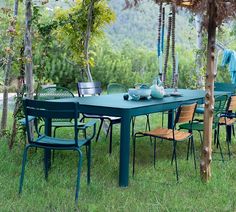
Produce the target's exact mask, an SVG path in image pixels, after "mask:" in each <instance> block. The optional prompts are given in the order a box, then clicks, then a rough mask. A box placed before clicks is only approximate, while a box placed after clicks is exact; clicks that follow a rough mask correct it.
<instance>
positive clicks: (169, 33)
mask: <svg viewBox="0 0 236 212" xmlns="http://www.w3.org/2000/svg"><path fill="white" fill-rule="evenodd" d="M171 25H172V14H171V13H170V14H169V18H168V31H167V40H166V55H165V62H164V74H163V84H164V86H166V73H167V64H168V59H169V48H170V36H171Z"/></svg>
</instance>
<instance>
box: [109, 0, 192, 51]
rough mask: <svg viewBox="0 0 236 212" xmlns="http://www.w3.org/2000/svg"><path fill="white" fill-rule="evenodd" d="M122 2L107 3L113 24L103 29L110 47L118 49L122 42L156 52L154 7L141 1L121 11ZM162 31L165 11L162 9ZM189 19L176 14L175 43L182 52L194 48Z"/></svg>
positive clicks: (155, 14) (156, 16)
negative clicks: (163, 12)
mask: <svg viewBox="0 0 236 212" xmlns="http://www.w3.org/2000/svg"><path fill="white" fill-rule="evenodd" d="M124 2H125V1H124V0H110V2H109V4H110V6H111V8H112V9H113V10H114V11H115V13H116V21H115V22H114V23H113V24H112V25H111V26H109V27H107V28H106V30H105V31H106V34H107V36H108V37H109V38H110V40H111V41H112V43H113V45H115V46H120V45H122V43H123V42H124V41H125V40H127V39H128V40H131V41H132V42H134V43H135V45H137V46H145V47H147V48H149V49H155V48H156V42H157V28H158V13H159V9H158V5H156V4H154V3H153V1H150V0H149V1H148V0H146V1H144V2H143V3H142V4H141V5H140V6H139V7H136V8H131V9H126V10H124ZM166 10H167V12H166V27H167V18H168V11H169V7H168V6H166ZM190 18H191V16H190V15H189V14H188V13H186V12H184V11H179V12H178V15H177V20H176V42H177V43H180V44H181V45H182V46H183V47H184V48H188V47H192V46H193V45H195V40H196V30H192V29H193V28H194V25H193V24H194V23H191V22H190V21H189V20H190Z"/></svg>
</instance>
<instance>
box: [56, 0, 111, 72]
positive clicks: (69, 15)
mask: <svg viewBox="0 0 236 212" xmlns="http://www.w3.org/2000/svg"><path fill="white" fill-rule="evenodd" d="M89 3H90V1H88V0H86V1H84V3H83V2H82V0H76V1H75V5H74V6H72V7H70V8H69V9H57V10H56V12H55V20H56V21H57V22H58V26H57V29H56V30H55V31H54V35H55V37H56V38H57V39H58V41H59V43H60V45H61V46H62V47H64V48H65V49H67V52H68V55H69V57H70V58H71V60H72V61H74V62H76V63H77V64H80V65H81V66H82V67H84V66H85V55H84V41H85V36H86V29H87V18H88V8H89ZM113 20H114V13H113V12H112V11H111V9H110V8H109V7H108V5H107V2H106V1H105V0H100V1H96V2H95V5H94V11H93V23H92V26H91V35H90V36H91V37H90V44H91V45H92V44H93V43H94V41H95V39H96V38H97V37H99V36H102V35H103V27H104V26H105V25H106V24H108V23H111V21H113ZM90 63H91V65H93V64H94V62H93V58H92V57H91V60H90Z"/></svg>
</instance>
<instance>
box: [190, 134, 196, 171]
mask: <svg viewBox="0 0 236 212" xmlns="http://www.w3.org/2000/svg"><path fill="white" fill-rule="evenodd" d="M191 143H192V150H193V162H194V168H195V170H197V164H196V154H195V144H194V140H193V136H192V137H191Z"/></svg>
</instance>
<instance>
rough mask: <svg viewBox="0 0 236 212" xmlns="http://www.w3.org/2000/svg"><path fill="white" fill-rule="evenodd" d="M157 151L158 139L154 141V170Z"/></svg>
mask: <svg viewBox="0 0 236 212" xmlns="http://www.w3.org/2000/svg"><path fill="white" fill-rule="evenodd" d="M156 149H157V140H156V138H155V139H154V148H153V150H154V152H153V155H154V160H153V164H154V168H156Z"/></svg>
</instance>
